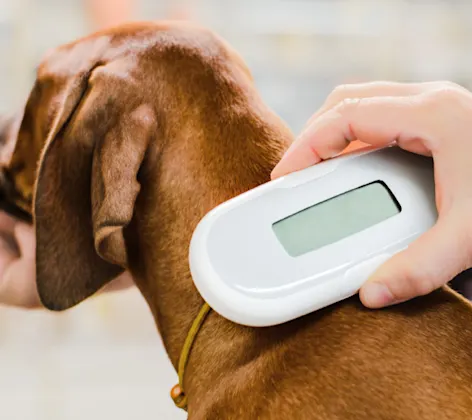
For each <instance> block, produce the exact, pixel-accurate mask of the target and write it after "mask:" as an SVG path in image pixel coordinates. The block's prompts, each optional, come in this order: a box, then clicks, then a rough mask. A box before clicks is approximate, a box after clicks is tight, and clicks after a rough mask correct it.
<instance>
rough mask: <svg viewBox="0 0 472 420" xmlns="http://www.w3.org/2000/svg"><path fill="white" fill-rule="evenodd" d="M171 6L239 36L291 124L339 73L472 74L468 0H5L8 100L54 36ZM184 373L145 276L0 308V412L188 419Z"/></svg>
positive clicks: (3, 104) (399, 77) (0, 20)
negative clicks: (172, 357) (50, 304)
mask: <svg viewBox="0 0 472 420" xmlns="http://www.w3.org/2000/svg"><path fill="white" fill-rule="evenodd" d="M169 18H170V19H190V20H194V21H198V22H199V23H201V24H204V25H206V26H209V27H211V28H213V29H214V30H215V31H217V32H218V33H219V34H221V35H222V36H223V37H225V38H226V39H227V40H228V41H229V42H230V43H231V44H233V45H234V46H235V47H236V49H237V50H239V52H240V53H241V54H242V56H243V57H244V58H245V60H246V61H247V63H248V64H249V67H250V68H251V70H252V71H253V73H254V76H255V79H256V83H257V85H258V87H259V89H260V91H261V93H262V96H263V97H264V98H265V100H266V101H267V103H269V104H270V105H271V106H272V108H273V109H274V110H275V111H276V112H277V113H278V114H279V115H281V116H282V117H283V118H284V119H285V120H286V121H287V122H288V124H289V125H290V126H291V127H292V129H293V130H294V131H295V132H298V131H299V130H300V129H301V127H302V126H303V124H304V122H305V121H306V120H307V119H308V117H309V116H310V114H311V113H313V111H314V110H315V109H316V108H317V107H318V106H320V105H321V103H322V102H323V100H324V98H325V97H326V95H327V94H328V93H329V92H330V91H331V90H332V89H333V87H335V86H336V85H338V84H341V83H347V82H360V81H366V80H379V79H383V80H386V79H388V80H396V81H427V80H437V79H440V80H445V79H447V80H452V81H455V82H457V83H460V84H462V85H463V86H465V87H468V88H469V89H470V88H471V86H472V72H471V70H472V48H471V44H472V41H470V40H471V39H472V2H471V1H469V0H372V1H366V0H237V1H235V0H135V1H131V0H15V1H12V0H0V57H1V59H0V93H1V94H0V112H9V111H14V110H15V109H16V108H17V107H19V106H21V105H22V103H23V102H24V100H25V99H26V97H27V95H28V92H29V89H30V87H31V85H32V83H33V80H34V75H35V66H36V65H37V64H38V62H39V60H40V58H41V57H42V55H43V54H44V52H45V51H46V50H47V49H49V48H51V47H54V46H56V45H58V44H61V43H64V42H68V41H71V40H73V39H75V38H77V37H80V36H82V35H84V34H87V33H88V32H91V31H93V30H96V29H99V28H103V27H106V26H109V25H114V24H117V23H121V22H123V21H128V20H154V19H169ZM176 379H177V378H176V374H175V372H174V371H173V369H172V367H171V366H170V363H169V362H168V360H167V356H166V355H165V352H164V350H163V347H162V344H161V341H160V339H159V337H158V334H157V332H156V330H155V327H154V323H153V321H152V318H151V315H150V313H149V311H148V309H147V307H146V304H145V303H144V300H143V299H142V298H141V296H140V295H139V294H138V293H137V291H136V290H128V291H125V292H119V293H114V294H109V295H107V296H101V297H98V298H95V299H92V300H89V301H87V302H85V303H84V304H82V305H80V306H79V307H77V308H75V309H73V310H71V311H69V312H66V313H63V314H60V315H58V314H50V313H46V312H44V311H35V312H28V311H22V310H16V309H9V308H0V418H1V419H5V420H59V419H61V420H63V419H66V420H76V419H77V420H78V419H88V420H98V419H100V420H101V419H104V418H105V419H113V420H124V419H126V420H128V419H130V418H132V417H134V418H137V419H141V418H142V419H151V418H153V419H177V420H178V419H184V418H185V415H184V414H183V413H181V412H179V410H177V409H175V408H174V406H173V404H172V401H171V400H170V398H169V397H168V395H169V390H170V387H171V386H172V385H174V383H175V381H176Z"/></svg>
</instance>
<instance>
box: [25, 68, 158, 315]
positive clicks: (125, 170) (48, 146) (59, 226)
mask: <svg viewBox="0 0 472 420" xmlns="http://www.w3.org/2000/svg"><path fill="white" fill-rule="evenodd" d="M51 76H53V77H50V78H49V84H50V86H48V87H47V89H49V90H51V89H52V91H53V92H55V93H54V94H53V95H51V94H48V95H45V96H46V98H47V101H46V103H43V102H41V101H40V103H39V106H40V107H41V106H43V107H49V113H48V115H49V118H50V121H51V123H50V125H49V127H48V129H47V132H46V143H45V147H44V150H43V153H42V156H41V159H40V165H39V170H38V174H37V180H36V188H35V196H34V215H35V226H36V235H37V248H36V273H37V274H36V275H37V286H38V292H39V296H40V298H41V301H42V303H43V304H44V305H45V306H46V307H47V308H49V309H52V310H64V309H68V308H70V307H72V306H74V305H76V304H78V303H80V302H81V301H83V300H84V299H86V298H87V297H89V296H91V295H92V294H94V293H95V292H97V291H98V290H99V289H100V288H102V287H103V286H104V285H105V284H106V283H108V282H109V281H110V280H112V279H113V278H114V277H116V276H117V275H118V274H120V273H121V272H123V270H124V269H125V268H126V266H127V252H126V247H125V241H124V237H123V229H124V228H125V227H126V226H127V224H128V223H129V222H130V221H131V219H132V216H133V211H134V202H135V199H136V197H137V194H138V192H139V189H140V187H139V183H138V181H137V174H138V171H139V168H140V166H141V164H142V161H143V158H144V155H145V152H146V149H147V145H148V143H149V138H150V136H151V135H152V133H153V131H154V130H153V129H154V124H155V118H154V114H153V112H151V110H150V108H149V107H147V106H146V105H142V104H140V103H139V102H136V101H133V100H132V97H133V96H136V95H132V94H130V92H134V89H135V87H134V86H128V85H127V84H126V81H125V82H123V79H122V78H120V77H116V78H115V77H112V75H110V74H109V72H108V71H107V65H104V64H101V65H100V66H98V65H97V66H95V67H94V68H92V70H89V71H87V72H83V73H81V74H77V75H75V76H74V77H71V78H69V79H68V80H67V82H66V83H63V84H62V85H61V87H60V89H57V87H56V82H55V80H54V74H52V75H51ZM123 83H125V84H123Z"/></svg>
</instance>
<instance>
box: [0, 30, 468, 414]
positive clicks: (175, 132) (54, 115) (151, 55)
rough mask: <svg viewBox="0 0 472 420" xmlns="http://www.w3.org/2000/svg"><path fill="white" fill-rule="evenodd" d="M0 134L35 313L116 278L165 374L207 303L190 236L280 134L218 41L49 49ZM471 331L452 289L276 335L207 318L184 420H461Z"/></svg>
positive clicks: (209, 37) (160, 33)
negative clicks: (27, 238) (136, 300)
mask: <svg viewBox="0 0 472 420" xmlns="http://www.w3.org/2000/svg"><path fill="white" fill-rule="evenodd" d="M9 141H13V142H14V143H15V149H14V152H13V156H12V157H11V159H9V160H8V161H7V162H6V163H5V165H4V168H3V170H4V174H5V180H6V181H5V182H6V183H9V184H11V185H9V187H8V188H6V191H16V195H15V194H13V195H12V196H11V197H10V199H11V200H14V201H15V202H16V203H17V204H18V205H20V206H21V207H31V205H33V206H34V213H35V225H36V232H37V284H38V290H39V293H40V295H41V298H42V301H43V303H44V304H45V306H46V307H48V308H50V309H55V310H63V309H67V308H70V307H71V306H73V305H75V304H77V303H79V302H81V301H82V300H84V299H86V298H87V297H89V296H90V295H92V294H93V293H94V292H96V291H97V290H98V289H100V288H101V287H103V286H104V285H105V284H106V283H107V282H108V281H110V280H111V279H112V278H113V277H115V276H116V275H118V274H119V273H120V272H122V271H123V270H125V269H126V270H129V271H130V272H131V273H132V275H133V278H134V280H135V282H136V284H137V286H138V287H139V289H140V291H141V292H142V294H143V296H144V297H145V299H146V301H147V303H148V304H149V307H150V309H151V311H152V314H153V315H154V318H155V320H156V323H157V326H158V329H159V331H160V334H161V335H162V338H163V341H164V343H165V347H166V349H167V352H168V354H169V357H170V359H171V361H172V363H173V365H174V366H176V365H177V361H178V358H179V353H180V351H181V349H182V345H183V342H184V339H185V336H186V334H187V331H188V329H189V327H190V325H191V323H192V321H193V319H194V317H195V316H196V314H197V312H198V310H199V308H200V307H201V305H202V303H203V302H202V299H201V298H200V296H199V295H198V293H197V291H196V289H195V287H194V285H193V283H192V279H191V276H190V273H189V268H188V263H187V254H188V245H189V241H190V237H191V234H192V232H193V230H194V228H195V226H196V224H197V223H198V221H199V220H200V219H201V218H202V217H203V216H204V215H205V214H206V212H208V211H209V210H210V209H211V208H213V207H215V206H216V205H217V204H219V203H221V202H223V201H225V200H227V199H229V198H231V197H233V196H235V195H237V194H239V193H241V192H243V191H245V190H248V189H250V188H252V187H255V186H257V185H259V184H261V183H264V182H266V181H268V180H269V175H270V171H271V170H272V168H273V167H274V166H275V164H276V163H277V162H278V160H279V159H280V157H281V156H282V153H283V152H284V150H285V149H286V148H287V146H288V145H289V144H290V142H291V141H292V134H291V133H290V132H289V130H288V129H287V127H286V126H285V125H284V123H283V122H282V121H281V120H280V119H279V118H278V117H277V116H275V115H274V114H273V113H272V112H271V111H270V110H269V109H268V108H267V106H266V105H265V104H264V103H263V102H262V100H261V98H260V97H259V95H258V93H257V91H256V89H255V86H254V83H253V81H252V79H251V76H250V73H249V71H248V69H247V68H246V66H245V65H244V63H243V61H242V60H241V58H239V56H238V55H237V54H236V53H235V52H234V51H232V50H231V48H230V47H229V46H228V45H226V44H225V43H224V41H222V40H221V39H219V38H218V37H217V36H216V35H214V34H212V33H211V32H209V31H207V30H204V29H200V28H196V27H193V26H190V25H186V24H177V23H159V24H154V23H143V24H133V25H126V26H121V27H119V28H116V29H112V30H108V31H105V32H101V33H98V34H94V35H92V36H89V37H87V38H84V39H81V40H79V41H77V42H74V43H71V44H69V45H65V46H62V47H60V48H58V49H56V50H55V51H53V52H52V53H51V54H49V55H48V56H47V57H46V58H45V59H44V60H43V61H42V63H41V65H40V67H39V69H38V74H37V80H36V83H35V85H34V88H33V90H32V92H31V95H30V97H29V100H28V103H27V105H26V107H25V110H24V116H23V118H22V122H21V127H20V129H19V132H18V136H13V138H12V139H11V140H9ZM6 143H8V141H6ZM5 147H6V146H5ZM37 163H39V165H38V168H36V164H37ZM33 198H34V199H33ZM32 203H33V204H32ZM418 269H421V270H426V269H427V267H419V268H418ZM471 331H472V309H471V306H470V305H469V304H468V302H467V301H466V300H465V299H462V298H461V297H460V296H459V295H457V294H456V293H454V292H452V291H451V290H449V289H448V288H443V289H441V290H438V291H436V292H434V293H431V294H430V295H428V296H425V297H421V298H417V299H414V300H412V301H410V302H407V303H403V304H401V305H397V306H395V307H392V308H389V309H385V310H375V311H372V310H367V309H365V308H364V307H363V306H362V305H361V304H360V302H359V299H358V297H354V298H351V299H348V300H346V301H344V302H342V303H338V304H336V305H333V306H331V307H329V308H326V309H324V310H321V311H318V312H316V313H313V314H311V315H308V316H305V317H303V318H300V319H297V320H295V321H292V322H289V323H287V324H284V325H280V326H276V327H272V328H259V329H254V328H246V327H242V326H239V325H235V324H233V323H231V322H229V321H227V320H225V319H223V318H222V317H221V316H219V315H218V314H216V313H214V312H211V314H210V315H209V317H208V319H207V321H206V322H205V324H204V326H203V328H202V330H201V331H200V333H199V335H198V337H197V340H196V343H195V346H194V348H193V350H192V353H191V355H190V362H189V365H188V369H187V371H186V376H185V389H186V391H187V394H188V401H189V410H188V413H189V418H190V419H193V420H197V419H198V420H200V419H201V420H203V419H205V420H211V419H218V420H220V419H225V420H226V419H228V420H229V419H313V420H315V419H316V420H334V419H359V420H368V419H369V420H370V419H376V420H381V419H385V420H387V419H392V420H393V419H395V420H400V419H402V420H413V419H415V420H416V419H431V420H442V419H470V418H471V416H472V333H471Z"/></svg>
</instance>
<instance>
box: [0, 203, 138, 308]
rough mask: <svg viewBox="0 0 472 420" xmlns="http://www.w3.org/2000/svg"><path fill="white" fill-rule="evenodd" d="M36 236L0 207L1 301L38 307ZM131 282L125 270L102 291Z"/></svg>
mask: <svg viewBox="0 0 472 420" xmlns="http://www.w3.org/2000/svg"><path fill="white" fill-rule="evenodd" d="M35 252H36V237H35V233H34V228H33V227H32V226H31V225H28V224H26V223H24V222H21V221H19V220H17V219H15V218H13V217H11V216H9V215H8V214H6V213H5V212H2V211H0V305H8V306H17V307H22V308H30V309H33V308H40V307H41V306H42V305H41V302H40V300H39V296H38V292H37V289H36V268H35ZM132 284H133V281H132V278H131V275H130V274H129V273H127V272H125V273H124V274H122V275H120V276H119V277H117V278H116V279H115V280H113V281H112V282H111V283H110V284H109V285H108V286H106V287H105V288H104V289H103V291H104V292H105V291H113V290H121V289H124V288H127V287H130V286H131V285H132Z"/></svg>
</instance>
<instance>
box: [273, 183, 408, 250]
mask: <svg viewBox="0 0 472 420" xmlns="http://www.w3.org/2000/svg"><path fill="white" fill-rule="evenodd" d="M400 211H401V207H400V206H399V204H398V202H397V201H396V199H395V198H394V196H393V194H392V193H391V192H390V190H389V189H388V187H387V186H386V185H385V184H384V183H383V182H380V181H378V182H374V183H371V184H368V185H364V186H363V187H359V188H356V189H354V190H351V191H348V192H346V193H343V194H340V195H338V196H336V197H333V198H330V199H329V200H326V201H323V202H321V203H318V204H315V205H314V206H311V207H309V208H307V209H305V210H302V211H300V212H298V213H295V214H294V215H292V216H289V217H286V218H285V219H283V220H280V221H278V222H276V223H274V224H273V226H272V228H273V230H274V232H275V235H276V236H277V238H278V240H279V241H280V243H281V244H282V246H283V247H284V248H285V250H286V251H287V253H288V254H289V255H290V256H292V257H298V256H300V255H303V254H306V253H307V252H311V251H314V250H316V249H319V248H321V247H323V246H326V245H329V244H332V243H335V242H337V241H339V240H341V239H343V238H346V237H348V236H351V235H354V234H355V233H358V232H360V231H362V230H364V229H367V228H369V227H371V226H374V225H376V224H377V223H380V222H382V221H384V220H386V219H388V218H390V217H392V216H395V215H396V214H398V213H400Z"/></svg>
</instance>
